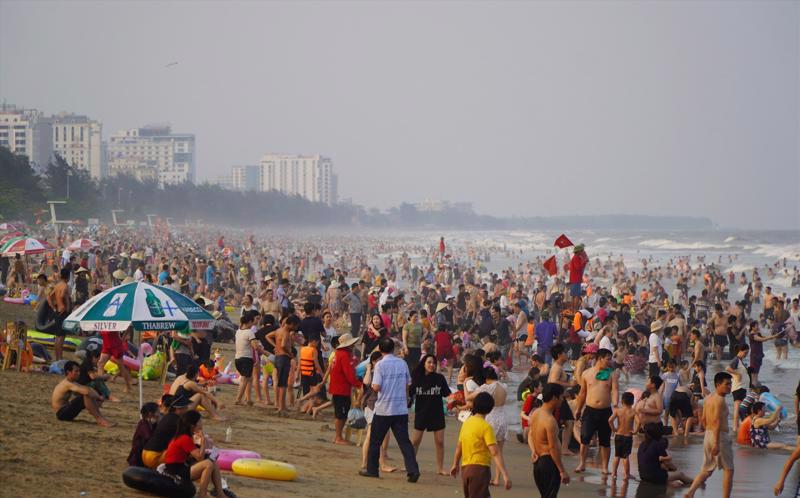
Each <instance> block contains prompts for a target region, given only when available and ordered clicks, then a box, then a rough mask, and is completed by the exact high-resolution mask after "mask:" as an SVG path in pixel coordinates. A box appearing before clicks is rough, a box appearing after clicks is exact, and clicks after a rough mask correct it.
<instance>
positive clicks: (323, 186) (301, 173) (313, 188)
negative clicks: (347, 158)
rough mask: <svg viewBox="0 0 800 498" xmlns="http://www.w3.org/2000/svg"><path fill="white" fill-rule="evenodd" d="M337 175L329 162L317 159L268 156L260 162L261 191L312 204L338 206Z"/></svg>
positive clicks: (325, 158) (316, 155) (324, 158)
mask: <svg viewBox="0 0 800 498" xmlns="http://www.w3.org/2000/svg"><path fill="white" fill-rule="evenodd" d="M336 184H337V180H336V175H335V174H334V173H333V161H331V159H330V158H327V157H324V156H321V155H319V154H315V155H288V154H266V155H265V156H264V157H263V158H261V168H260V172H259V190H261V191H262V192H268V191H270V190H277V191H279V192H283V193H284V194H287V195H299V196H300V197H303V198H305V199H308V200H309V201H313V202H324V203H325V204H328V205H331V204H335V203H336V190H337V185H336Z"/></svg>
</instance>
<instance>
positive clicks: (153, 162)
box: [106, 125, 195, 186]
mask: <svg viewBox="0 0 800 498" xmlns="http://www.w3.org/2000/svg"><path fill="white" fill-rule="evenodd" d="M106 155H107V161H108V174H109V175H111V176H116V175H119V174H129V175H132V176H134V177H136V178H139V179H140V180H144V179H154V180H158V184H159V186H164V185H174V184H177V183H184V182H189V183H194V180H195V141H194V135H193V134H185V133H172V130H171V129H170V127H169V125H148V126H145V127H142V128H133V129H130V130H122V131H120V132H118V133H116V134H115V135H112V136H111V137H110V138H109V141H108V145H107V153H106Z"/></svg>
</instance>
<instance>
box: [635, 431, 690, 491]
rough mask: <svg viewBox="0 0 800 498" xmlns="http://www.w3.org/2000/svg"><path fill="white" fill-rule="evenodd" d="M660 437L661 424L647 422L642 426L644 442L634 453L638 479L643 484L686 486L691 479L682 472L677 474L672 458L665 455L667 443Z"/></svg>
mask: <svg viewBox="0 0 800 498" xmlns="http://www.w3.org/2000/svg"><path fill="white" fill-rule="evenodd" d="M662 436H663V425H662V424H660V423H657V422H648V423H646V424H645V425H644V441H642V444H640V445H639V449H638V450H637V452H636V459H637V460H638V463H639V477H640V478H641V480H642V481H643V482H650V483H653V484H667V483H670V484H673V483H680V484H682V485H684V486H688V485H689V484H691V482H692V478H691V477H689V476H687V475H686V474H684V473H683V472H677V468H676V467H675V465H674V464H673V463H672V457H671V456H669V455H668V454H667V446H669V443H668V442H667V440H666V439H664V438H663V437H662Z"/></svg>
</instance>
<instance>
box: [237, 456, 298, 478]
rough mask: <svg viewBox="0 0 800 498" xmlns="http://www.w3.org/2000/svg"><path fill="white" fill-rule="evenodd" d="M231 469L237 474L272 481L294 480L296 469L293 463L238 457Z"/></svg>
mask: <svg viewBox="0 0 800 498" xmlns="http://www.w3.org/2000/svg"><path fill="white" fill-rule="evenodd" d="M231 470H233V473H234V474H236V475H237V476H244V477H255V478H256V479H271V480H273V481H294V480H295V479H296V478H297V469H296V468H295V467H294V465H291V464H288V463H283V462H276V461H275V460H263V459H255V458H240V459H238V460H236V461H234V462H233V465H231Z"/></svg>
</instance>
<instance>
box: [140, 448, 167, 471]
mask: <svg viewBox="0 0 800 498" xmlns="http://www.w3.org/2000/svg"><path fill="white" fill-rule="evenodd" d="M164 453H165V452H164V451H151V450H142V463H143V464H144V466H145V467H147V468H150V469H154V468H156V467H158V466H159V465H160V464H162V463H164Z"/></svg>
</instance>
